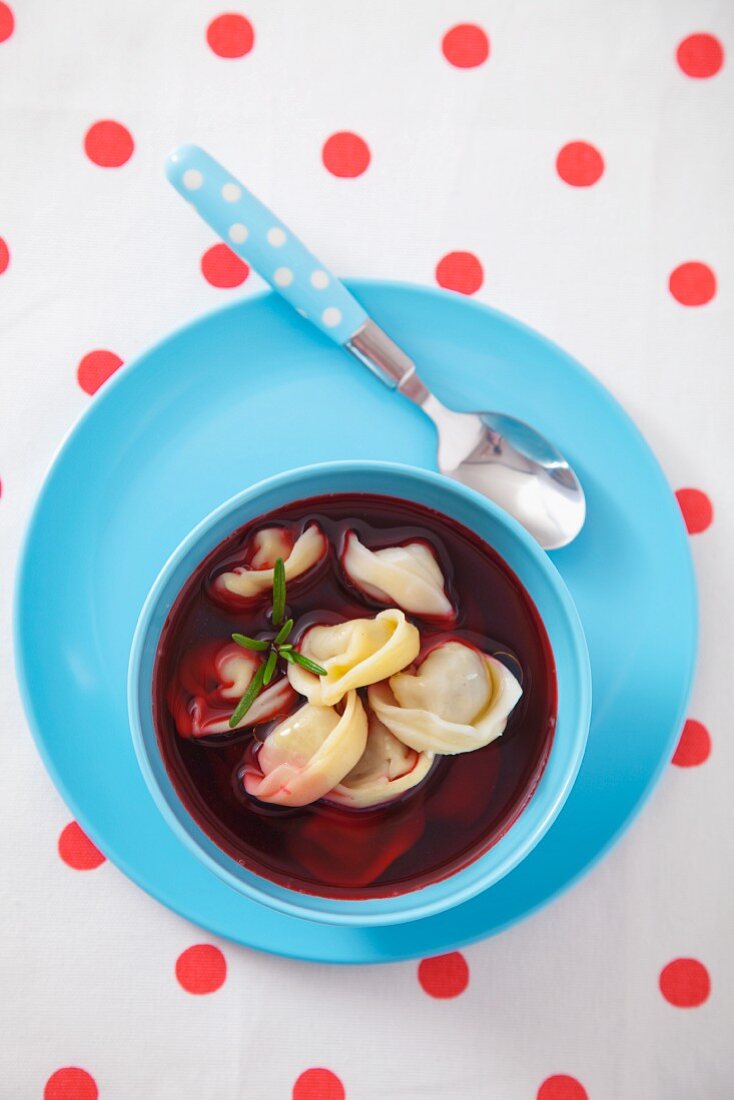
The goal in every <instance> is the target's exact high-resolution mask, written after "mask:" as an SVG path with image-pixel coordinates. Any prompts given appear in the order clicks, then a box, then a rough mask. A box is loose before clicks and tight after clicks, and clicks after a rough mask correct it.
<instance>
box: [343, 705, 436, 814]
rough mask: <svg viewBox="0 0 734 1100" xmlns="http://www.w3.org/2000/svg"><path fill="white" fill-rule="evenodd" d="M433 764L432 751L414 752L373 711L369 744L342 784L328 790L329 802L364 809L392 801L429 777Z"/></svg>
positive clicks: (369, 723)
mask: <svg viewBox="0 0 734 1100" xmlns="http://www.w3.org/2000/svg"><path fill="white" fill-rule="evenodd" d="M432 764H433V753H432V752H420V753H419V752H415V750H414V749H409V748H408V746H407V745H404V744H403V743H402V741H398V739H397V737H394V736H393V734H391V733H390V730H389V729H388V728H387V726H384V725H383V724H382V722H381V721H380V719H379V718H378V717H377V716H376V715H374V714H372V713H371V712H370V715H369V718H368V733H367V745H366V748H365V750H364V752H363V753H362V756H361V757H360V759H359V760H358V761H357V763H356V764H355V766H354V767H353V768H352V770H351V771H350V772H349V774H348V775H345V777H344V779H342V781H341V783H340V784H339V785H338V786H337V787H334V790H333V791H329V793H328V795H327V796H326V797H327V799H328V801H329V802H335V803H337V805H340V806H350V807H352V808H353V809H354V808H360V809H361V808H363V807H365V806H379V805H380V803H382V802H391V801H392V800H393V799H395V798H398V797H399V796H400V795H401V794H404V793H405V792H406V791H409V790H410V789H411V788H412V787H415V786H417V785H418V784H419V783H420V782H422V780H424V779H425V778H426V776H427V775H428V773H429V771H430V770H431V765H432Z"/></svg>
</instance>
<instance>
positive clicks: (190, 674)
mask: <svg viewBox="0 0 734 1100" xmlns="http://www.w3.org/2000/svg"><path fill="white" fill-rule="evenodd" d="M261 663H262V657H261V655H260V654H257V653H253V652H251V651H250V650H247V649H242V648H241V647H240V646H238V645H236V644H235V643H234V642H230V643H228V644H226V645H224V646H221V645H218V646H214V647H212V646H207V647H203V648H201V649H199V650H197V651H195V652H194V653H191V654H189V655H187V659H186V660H185V661H184V662H183V663H182V667H181V676H180V681H181V682H180V686H178V687H177V689H176V692H175V695H174V697H173V698H172V699H171V711H172V713H173V717H174V721H175V723H176V728H177V729H178V732H179V733H180V734H181V736H182V737H210V736H212V735H213V734H217V733H230V732H231V727H230V725H229V719H230V716H231V714H232V712H233V710H234V708H235V706H236V705H237V702H238V701H239V700H240V699H241V697H242V696H243V695H244V694H245V692H246V691H247V688H248V687H249V685H250V681H251V680H252V678H253V676H254V675H255V673H256V671H257V669H258V667H259V666H260V664H261ZM212 682H213V683H214V686H213V687H212V686H211V685H212ZM207 689H208V690H207ZM296 698H297V697H296V693H295V691H294V690H293V688H292V687H291V685H290V683H289V682H288V680H287V678H286V677H284V676H283V677H281V678H280V679H279V680H277V681H276V682H275V683H272V684H270V685H269V687H267V688H266V689H265V690H264V691H262V692H261V693H260V694H259V695H258V696H257V698H256V699H255V702H254V703H253V704H252V706H251V707H250V709H249V710H248V712H247V713H246V714H245V715H243V717H242V719H241V720H240V722H239V723H238V725H237V727H236V728H237V729H249V728H250V727H251V726H258V725H261V724H262V723H263V722H272V721H273V720H274V719H275V718H278V717H280V716H282V715H284V714H287V713H288V711H289V710H290V709H291V708H292V707H293V705H294V704H295V701H296Z"/></svg>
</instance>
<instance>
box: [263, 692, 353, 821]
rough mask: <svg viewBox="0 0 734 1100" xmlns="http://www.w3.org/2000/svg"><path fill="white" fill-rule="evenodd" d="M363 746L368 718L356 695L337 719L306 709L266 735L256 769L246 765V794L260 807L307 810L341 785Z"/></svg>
mask: <svg viewBox="0 0 734 1100" xmlns="http://www.w3.org/2000/svg"><path fill="white" fill-rule="evenodd" d="M366 743H367V715H366V714H365V711H364V707H363V706H362V703H361V701H360V698H359V696H358V695H357V693H356V691H350V692H349V694H348V695H347V698H346V702H345V704H344V709H343V711H342V713H341V714H340V713H339V712H338V711H337V710H336V709H335V708H334V707H322V706H316V705H315V704H313V703H305V704H304V706H302V707H301V708H300V709H299V710H297V711H295V712H294V713H293V714H291V715H290V717H289V718H286V719H285V721H283V722H281V723H280V724H279V725H277V726H276V727H275V729H273V730H272V731H271V732H270V734H269V735H268V737H267V738H266V740H265V741H264V743H263V745H262V747H261V748H260V750H259V752H258V754H257V757H256V758H255V763H251V764H249V763H248V764H246V765H245V770H244V777H243V778H244V784H245V790H246V791H247V793H248V794H251V795H253V796H254V797H255V798H258V799H260V801H261V802H275V803H277V804H278V805H280V806H306V805H308V803H309V802H316V801H317V799H319V798H322V797H323V796H324V795H325V794H327V793H328V792H329V791H330V790H331V789H332V788H333V787H335V786H336V785H337V784H338V783H340V782H341V780H342V779H343V778H344V776H345V775H347V774H348V773H349V772H350V771H351V770H352V768H353V767H354V765H355V764H356V763H357V761H358V760H359V759H360V757H361V756H362V754H363V752H364V748H365V745H366Z"/></svg>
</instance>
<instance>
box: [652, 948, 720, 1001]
mask: <svg viewBox="0 0 734 1100" xmlns="http://www.w3.org/2000/svg"><path fill="white" fill-rule="evenodd" d="M660 992H661V993H662V995H663V997H664V998H665V1000H666V1001H667V1002H668V1004H670V1005H673V1007H674V1008H698V1006H699V1005H702V1004H703V1003H704V1002H705V1001H707V1000H708V999H709V995H710V993H711V977H710V975H709V972H708V970H707V969H706V967H705V965H704V964H703V963H702V962H700V961H699V960H698V959H673V961H672V962H669V963H668V964H667V965H666V966H664V967H663V969H662V970H661V971H660Z"/></svg>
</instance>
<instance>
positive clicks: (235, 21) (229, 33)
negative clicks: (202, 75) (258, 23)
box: [206, 12, 255, 57]
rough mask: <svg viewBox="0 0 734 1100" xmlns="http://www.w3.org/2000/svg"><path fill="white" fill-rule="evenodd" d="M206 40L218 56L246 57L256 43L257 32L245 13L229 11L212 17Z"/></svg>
mask: <svg viewBox="0 0 734 1100" xmlns="http://www.w3.org/2000/svg"><path fill="white" fill-rule="evenodd" d="M206 40H207V42H208V43H209V45H210V46H211V48H212V50H214V53H215V54H216V55H217V56H218V57H244V56H245V54H246V53H249V52H250V50H251V49H252V47H253V46H254V44H255V32H254V30H253V29H252V23H251V22H250V20H249V19H245V17H244V15H238V14H237V12H227V13H226V14H225V15H218V16H217V18H216V19H212V21H211V23H210V24H209V26H208V27H207V28H206Z"/></svg>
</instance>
